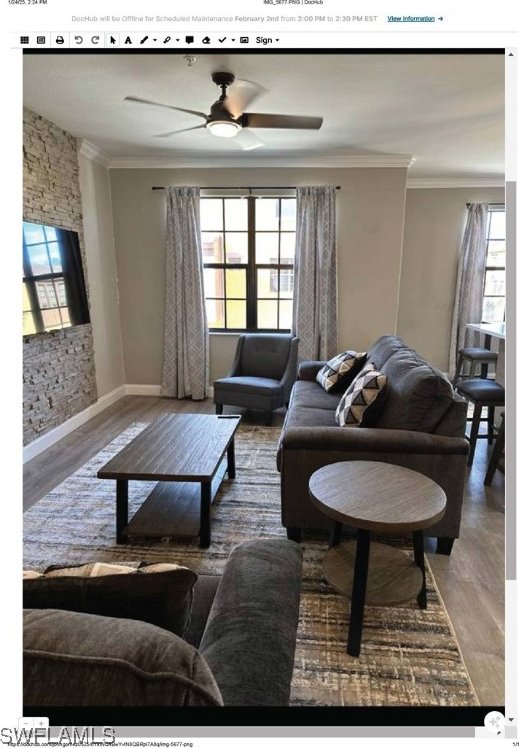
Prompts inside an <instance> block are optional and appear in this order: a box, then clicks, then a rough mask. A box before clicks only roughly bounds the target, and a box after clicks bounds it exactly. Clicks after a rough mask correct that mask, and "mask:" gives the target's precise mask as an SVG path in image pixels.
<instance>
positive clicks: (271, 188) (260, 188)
mask: <svg viewBox="0 0 519 748" xmlns="http://www.w3.org/2000/svg"><path fill="white" fill-rule="evenodd" d="M151 189H152V190H165V189H166V188H165V187H152V188H151ZM200 189H202V190H295V189H296V187H294V185H291V186H290V187H280V186H279V185H277V184H276V185H273V186H272V187H201V188H200ZM335 189H336V190H340V189H341V185H340V184H336V185H335Z"/></svg>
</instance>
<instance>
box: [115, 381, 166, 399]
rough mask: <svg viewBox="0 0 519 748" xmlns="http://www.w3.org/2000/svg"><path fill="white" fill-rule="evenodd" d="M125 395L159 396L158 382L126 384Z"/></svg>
mask: <svg viewBox="0 0 519 748" xmlns="http://www.w3.org/2000/svg"><path fill="white" fill-rule="evenodd" d="M124 389H125V393H124V394H125V395H147V396H148V397H160V394H161V393H160V390H161V387H160V384H126V385H125V386H124Z"/></svg>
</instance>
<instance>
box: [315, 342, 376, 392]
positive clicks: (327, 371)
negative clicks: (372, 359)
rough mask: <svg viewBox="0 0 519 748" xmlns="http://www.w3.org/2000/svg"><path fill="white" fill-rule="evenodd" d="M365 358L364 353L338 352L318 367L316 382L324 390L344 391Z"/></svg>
mask: <svg viewBox="0 0 519 748" xmlns="http://www.w3.org/2000/svg"><path fill="white" fill-rule="evenodd" d="M365 360H366V353H357V351H344V353H339V354H338V355H337V356H334V357H333V358H331V359H330V360H329V361H327V362H326V363H325V364H324V366H323V367H322V368H321V369H319V371H318V372H317V376H316V382H317V384H319V385H320V386H321V387H322V388H323V390H325V391H326V392H344V391H345V390H346V388H347V387H348V386H349V385H350V384H351V382H352V381H353V379H354V378H355V377H356V376H357V374H358V373H359V371H360V370H361V368H362V365H363V363H364V361H365Z"/></svg>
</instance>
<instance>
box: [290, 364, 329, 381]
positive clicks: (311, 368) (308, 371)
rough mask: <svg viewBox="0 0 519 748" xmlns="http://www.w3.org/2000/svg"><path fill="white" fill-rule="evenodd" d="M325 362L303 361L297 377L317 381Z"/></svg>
mask: <svg viewBox="0 0 519 748" xmlns="http://www.w3.org/2000/svg"><path fill="white" fill-rule="evenodd" d="M325 363H326V361H303V362H302V363H300V364H299V369H298V372H297V378H298V379H304V380H305V381H307V382H315V378H316V376H317V372H318V371H319V369H321V368H322V367H323V366H324V365H325Z"/></svg>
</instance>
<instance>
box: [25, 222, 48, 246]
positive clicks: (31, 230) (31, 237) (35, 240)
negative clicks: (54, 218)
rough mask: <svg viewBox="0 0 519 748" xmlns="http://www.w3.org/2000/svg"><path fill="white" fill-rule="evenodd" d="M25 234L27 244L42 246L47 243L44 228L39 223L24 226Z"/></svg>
mask: <svg viewBox="0 0 519 748" xmlns="http://www.w3.org/2000/svg"><path fill="white" fill-rule="evenodd" d="M23 234H24V237H25V243H26V244H40V242H44V241H45V234H44V233H43V226H40V225H39V224H37V223H25V222H24V224H23Z"/></svg>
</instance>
